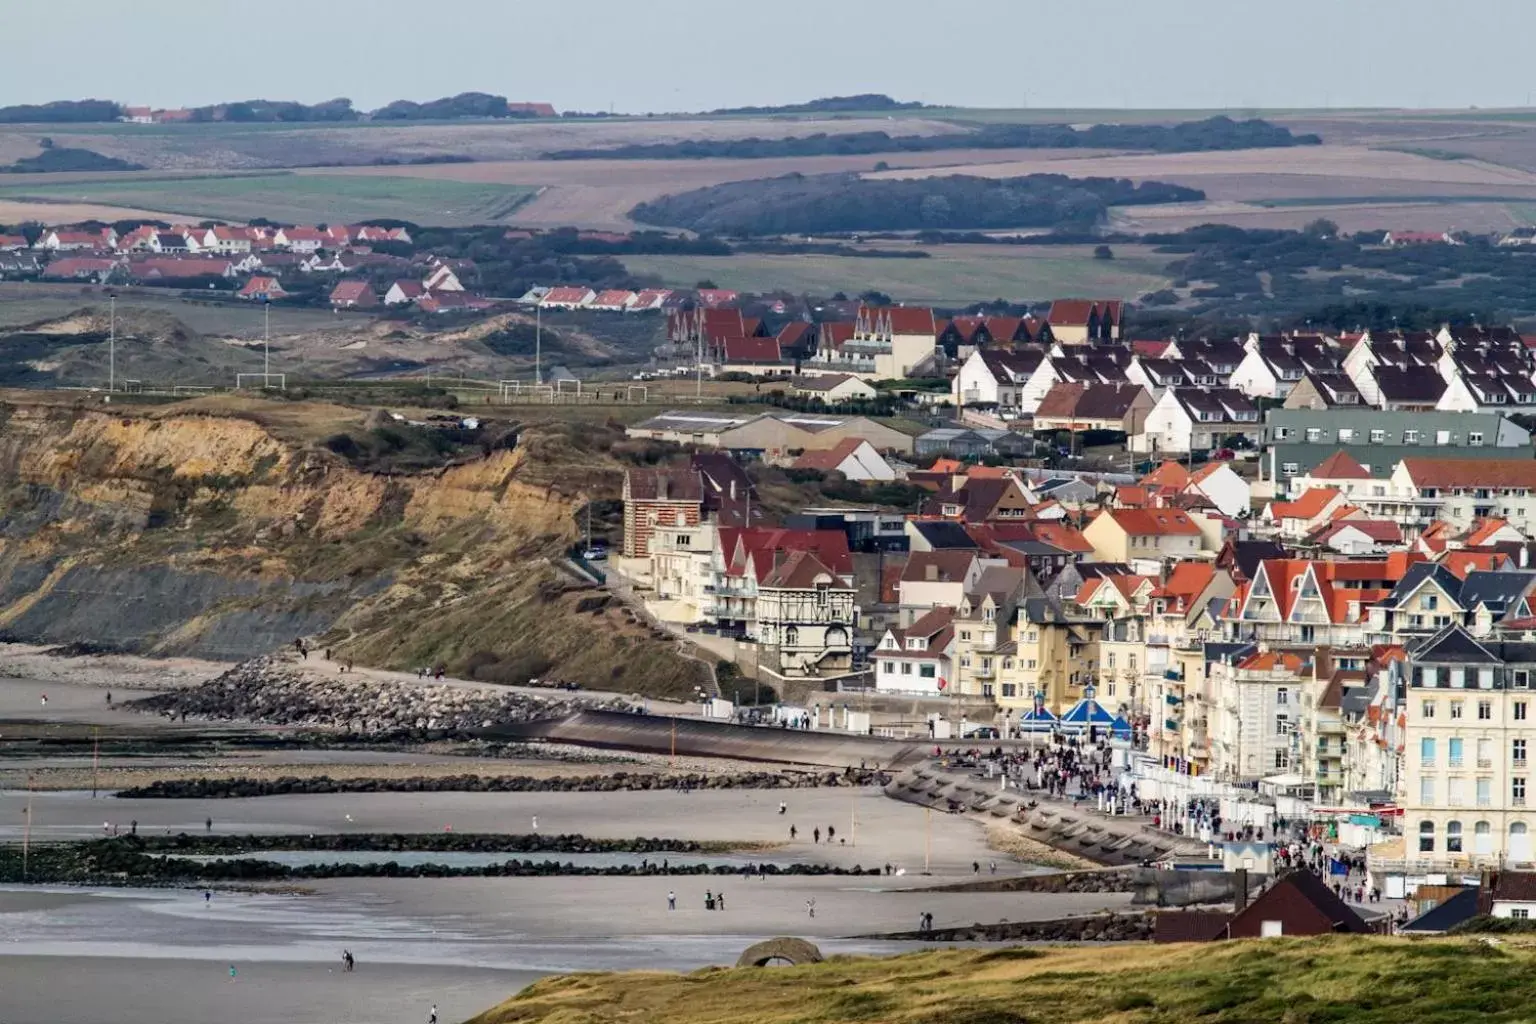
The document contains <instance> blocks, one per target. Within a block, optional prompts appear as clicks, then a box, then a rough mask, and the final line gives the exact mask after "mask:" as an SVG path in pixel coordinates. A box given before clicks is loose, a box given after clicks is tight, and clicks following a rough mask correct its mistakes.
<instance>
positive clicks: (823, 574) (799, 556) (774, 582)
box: [759, 551, 853, 590]
mask: <svg viewBox="0 0 1536 1024" xmlns="http://www.w3.org/2000/svg"><path fill="white" fill-rule="evenodd" d="M759 585H760V586H762V587H763V588H765V589H770V590H811V589H813V588H815V587H827V588H829V589H831V590H852V589H853V588H852V587H851V586H849V585H848V584H847V583H844V582H843V581H842V580H841V579H840V578H838V575H837V574H836V573H835V572H833V571H832V570H831V569H829V568H827V567H826V566H825V565H823V564H822V562H821V559H819V558H817V557H816V556H815V554H813V553H812V552H809V551H791V552H789V553H788V554H786V555H785V556H784V557H783V558H782V559H780V560H779V562H778V564H777V565H775V566H773V567H772V568H770V569H769V570H768V574H767V575H766V576H764V577H763V578H762V581H761V583H760V584H759Z"/></svg>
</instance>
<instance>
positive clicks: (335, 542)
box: [0, 396, 701, 694]
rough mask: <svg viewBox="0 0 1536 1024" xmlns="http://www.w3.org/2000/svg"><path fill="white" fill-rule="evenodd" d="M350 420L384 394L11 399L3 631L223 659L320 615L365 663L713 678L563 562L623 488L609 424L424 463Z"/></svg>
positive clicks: (2, 419) (3, 417)
mask: <svg viewBox="0 0 1536 1024" xmlns="http://www.w3.org/2000/svg"><path fill="white" fill-rule="evenodd" d="M375 416H377V414H375ZM341 431H353V432H356V433H362V434H366V431H367V413H366V412H365V411H364V410H358V409H347V408H342V407H338V406H328V405H318V404H306V403H263V402H254V401H245V402H242V401H237V400H230V399H206V400H198V401H194V402H186V403H179V404H175V405H169V406H161V407H156V408H145V409H134V410H128V411H123V410H114V411H108V410H107V409H105V408H103V407H100V406H95V405H91V404H88V403H85V402H76V403H73V404H61V403H59V402H57V401H49V400H46V399H39V398H36V397H32V396H27V397H24V398H17V399H13V400H10V401H8V402H5V403H0V635H3V636H6V637H8V638H11V639H18V640H35V641H42V642H51V643H52V642H57V643H65V642H84V643H92V644H100V645H103V646H108V647H112V648H117V649H124V650H132V651H138V652H143V653H148V654H195V655H198V656H202V657H211V658H223V659H234V658H243V657H249V656H252V655H255V654H259V653H261V652H263V651H266V650H270V649H271V648H273V647H275V646H279V645H282V644H285V643H289V642H291V641H292V640H293V638H294V637H296V636H319V637H320V638H321V642H322V643H326V644H329V645H331V646H333V647H335V649H336V650H337V651H339V652H341V653H342V654H344V655H345V656H349V657H353V658H356V659H357V660H358V661H359V662H363V663H368V664H377V665H383V666H389V667H395V668H415V667H418V666H424V665H433V664H443V665H445V666H446V667H447V668H448V669H449V670H450V671H452V672H455V673H462V674H464V675H475V676H478V677H480V678H491V679H497V680H500V681H522V680H524V679H526V678H528V677H529V676H548V675H554V676H556V677H558V678H561V679H565V680H569V681H573V682H579V683H583V684H586V685H590V686H602V687H604V688H611V689H621V690H625V691H635V692H647V693H655V694H660V693H681V692H688V691H689V690H691V688H692V686H693V685H694V683H695V682H697V681H698V673H699V671H700V670H701V667H700V666H699V665H698V664H697V663H695V662H693V661H690V660H687V659H683V658H681V657H679V656H677V654H676V653H675V645H674V644H673V643H672V642H671V641H670V640H668V639H666V638H663V637H658V636H657V635H655V634H653V633H651V632H650V631H649V630H648V629H647V628H645V627H644V626H643V625H640V624H637V623H636V622H635V621H634V620H633V618H632V616H630V615H629V613H627V612H626V611H625V610H623V609H622V608H621V607H619V606H617V605H616V604H615V603H614V602H612V601H611V600H610V599H609V598H608V597H607V595H606V594H605V593H603V591H602V590H601V589H599V588H597V587H594V586H590V585H584V584H583V583H581V582H580V581H579V580H577V579H576V578H574V577H573V575H572V574H571V573H570V572H569V571H567V570H566V569H565V567H564V566H563V565H562V564H561V563H560V559H561V555H562V553H563V551H564V550H565V549H566V547H568V546H569V545H570V544H571V543H572V542H573V541H574V540H575V539H576V537H577V534H578V526H577V513H578V511H579V510H580V509H582V508H583V507H584V506H585V504H586V503H587V501H589V500H592V499H605V498H610V499H611V498H612V497H615V496H617V493H618V485H619V479H620V473H621V467H620V466H619V464H618V463H617V462H615V461H614V459H613V458H612V457H611V455H609V453H608V447H607V446H608V443H609V442H610V441H611V440H612V438H611V437H609V436H608V435H610V434H614V435H615V436H618V435H617V434H616V433H615V432H614V431H612V430H611V429H610V428H607V427H604V426H602V425H593V424H581V425H576V424H572V423H562V422H559V421H554V420H551V421H548V422H543V423H540V422H531V423H525V424H520V425H518V430H517V432H516V434H515V435H511V434H506V433H505V432H504V436H507V437H510V436H515V437H516V442H515V444H513V443H512V442H511V441H504V442H502V443H499V444H498V445H497V446H495V447H491V446H489V445H488V446H487V447H486V448H485V449H483V450H480V449H476V448H474V447H473V446H469V447H467V448H465V449H463V450H460V451H456V452H453V453H451V454H450V455H448V456H446V457H445V461H446V464H445V465H443V466H441V467H440V468H437V469H434V470H431V471H428V472H418V473H379V472H365V471H362V470H360V469H358V468H356V466H355V465H353V464H352V463H351V462H349V461H348V460H347V459H346V458H344V457H342V456H340V455H338V454H336V453H335V452H334V451H333V450H331V448H334V447H336V445H335V444H334V439H335V437H336V436H337V434H338V432H341ZM328 439H329V440H328ZM327 445H329V446H330V447H328V446H327Z"/></svg>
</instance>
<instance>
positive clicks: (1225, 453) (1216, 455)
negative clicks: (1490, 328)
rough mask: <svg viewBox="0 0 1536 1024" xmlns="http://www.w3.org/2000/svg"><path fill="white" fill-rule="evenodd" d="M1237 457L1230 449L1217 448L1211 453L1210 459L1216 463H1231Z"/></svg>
mask: <svg viewBox="0 0 1536 1024" xmlns="http://www.w3.org/2000/svg"><path fill="white" fill-rule="evenodd" d="M1236 457H1237V453H1236V452H1234V451H1233V450H1232V449H1231V448H1218V449H1216V451H1215V452H1213V453H1212V455H1211V458H1212V459H1215V460H1216V461H1217V462H1231V461H1232V460H1233V459H1235V458H1236Z"/></svg>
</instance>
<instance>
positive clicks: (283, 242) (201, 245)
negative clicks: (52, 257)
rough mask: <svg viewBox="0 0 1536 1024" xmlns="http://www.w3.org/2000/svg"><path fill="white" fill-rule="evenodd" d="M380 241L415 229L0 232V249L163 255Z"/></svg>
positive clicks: (299, 249) (405, 239)
mask: <svg viewBox="0 0 1536 1024" xmlns="http://www.w3.org/2000/svg"><path fill="white" fill-rule="evenodd" d="M376 242H402V243H406V244H409V243H410V242H411V234H410V232H409V231H408V230H407V229H406V228H403V227H392V228H383V227H373V226H371V225H363V224H360V225H345V224H338V225H328V226H324V227H316V226H305V225H299V226H296V227H272V226H257V225H240V224H217V225H214V226H212V227H188V226H185V225H178V226H172V227H169V228H161V227H156V226H154V225H144V226H142V227H138V228H135V229H134V230H132V231H127V232H124V233H123V234H121V235H119V234H118V233H117V231H116V230H115V229H113V228H111V227H100V228H78V227H74V228H72V227H57V228H49V229H48V230H47V231H45V232H43V233H42V234H41V235H40V236H39V237H38V238H37V240H36V242H35V243H33V244H29V243H28V242H27V239H26V238H25V237H24V236H22V235H0V251H11V252H15V251H20V250H24V249H29V248H35V249H40V250H43V251H46V252H50V253H58V252H74V253H98V254H100V253H133V252H152V253H156V254H159V255H181V254H186V253H193V254H195V253H210V254H216V255H220V256H239V255H244V254H246V253H252V252H273V251H280V250H281V251H287V252H294V253H315V252H319V251H321V250H327V251H334V250H338V249H342V248H345V247H347V246H351V245H369V244H373V243H376Z"/></svg>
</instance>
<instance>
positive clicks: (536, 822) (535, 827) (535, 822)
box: [533, 814, 539, 832]
mask: <svg viewBox="0 0 1536 1024" xmlns="http://www.w3.org/2000/svg"><path fill="white" fill-rule="evenodd" d="M533 830H534V831H535V832H537V831H538V830H539V816H538V815H537V814H535V815H534V816H533Z"/></svg>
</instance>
